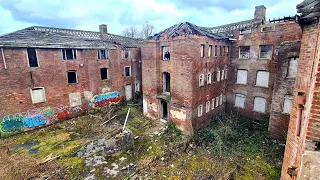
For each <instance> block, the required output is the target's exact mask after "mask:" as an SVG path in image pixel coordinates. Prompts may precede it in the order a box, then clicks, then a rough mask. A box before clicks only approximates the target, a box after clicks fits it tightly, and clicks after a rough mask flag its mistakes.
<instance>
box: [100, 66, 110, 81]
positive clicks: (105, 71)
mask: <svg viewBox="0 0 320 180" xmlns="http://www.w3.org/2000/svg"><path fill="white" fill-rule="evenodd" d="M100 74H101V80H105V79H108V68H101V69H100Z"/></svg>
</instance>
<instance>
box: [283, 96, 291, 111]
mask: <svg viewBox="0 0 320 180" xmlns="http://www.w3.org/2000/svg"><path fill="white" fill-rule="evenodd" d="M291 107H292V95H285V96H284V100H283V106H282V113H284V114H290V113H291Z"/></svg>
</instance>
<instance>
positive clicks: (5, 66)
mask: <svg viewBox="0 0 320 180" xmlns="http://www.w3.org/2000/svg"><path fill="white" fill-rule="evenodd" d="M1 54H2V60H3V65H4V69H8V68H7V63H6V59H5V58H4V53H3V48H1Z"/></svg>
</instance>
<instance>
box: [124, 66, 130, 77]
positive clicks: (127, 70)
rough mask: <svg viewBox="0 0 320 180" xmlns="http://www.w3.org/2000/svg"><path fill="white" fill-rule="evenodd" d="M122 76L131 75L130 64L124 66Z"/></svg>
mask: <svg viewBox="0 0 320 180" xmlns="http://www.w3.org/2000/svg"><path fill="white" fill-rule="evenodd" d="M124 76H125V77H129V76H131V67H130V66H126V67H124Z"/></svg>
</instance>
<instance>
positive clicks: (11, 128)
mask: <svg viewBox="0 0 320 180" xmlns="http://www.w3.org/2000/svg"><path fill="white" fill-rule="evenodd" d="M1 126H2V128H1V129H2V131H5V132H21V131H23V129H24V128H23V118H14V119H11V120H10V121H8V120H7V121H2V122H1Z"/></svg>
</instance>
